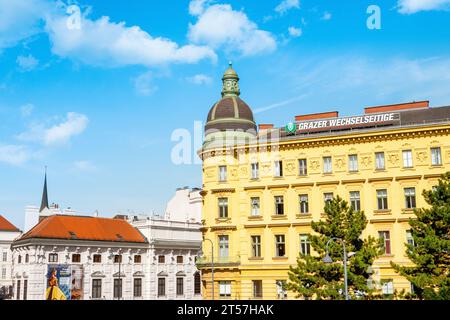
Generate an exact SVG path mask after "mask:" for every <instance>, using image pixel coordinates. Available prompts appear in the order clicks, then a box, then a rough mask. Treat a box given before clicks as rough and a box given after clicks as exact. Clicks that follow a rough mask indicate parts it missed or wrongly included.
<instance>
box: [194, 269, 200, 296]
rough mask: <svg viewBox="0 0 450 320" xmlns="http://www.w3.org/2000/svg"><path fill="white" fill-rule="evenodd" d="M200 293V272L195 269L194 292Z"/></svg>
mask: <svg viewBox="0 0 450 320" xmlns="http://www.w3.org/2000/svg"><path fill="white" fill-rule="evenodd" d="M201 293H202V289H201V277H200V272H199V271H197V272H196V273H194V294H201Z"/></svg>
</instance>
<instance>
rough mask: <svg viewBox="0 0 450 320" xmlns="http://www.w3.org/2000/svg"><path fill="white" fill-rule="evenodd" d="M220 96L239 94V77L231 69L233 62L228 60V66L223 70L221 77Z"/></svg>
mask: <svg viewBox="0 0 450 320" xmlns="http://www.w3.org/2000/svg"><path fill="white" fill-rule="evenodd" d="M222 83H223V86H222V97H225V96H239V95H240V94H241V92H240V90H239V77H238V75H237V73H236V71H234V69H233V64H232V63H231V61H230V62H229V67H228V69H227V70H226V71H225V73H224V75H223V78H222Z"/></svg>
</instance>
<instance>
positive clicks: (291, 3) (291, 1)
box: [275, 0, 300, 14]
mask: <svg viewBox="0 0 450 320" xmlns="http://www.w3.org/2000/svg"><path fill="white" fill-rule="evenodd" d="M291 9H300V1H299V0H283V1H281V2H280V4H279V5H277V6H276V7H275V11H276V12H278V13H280V14H284V13H286V12H287V11H289V10H291Z"/></svg>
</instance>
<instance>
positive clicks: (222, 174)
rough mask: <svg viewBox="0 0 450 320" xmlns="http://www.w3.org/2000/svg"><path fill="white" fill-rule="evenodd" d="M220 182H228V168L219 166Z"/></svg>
mask: <svg viewBox="0 0 450 320" xmlns="http://www.w3.org/2000/svg"><path fill="white" fill-rule="evenodd" d="M219 181H227V166H219Z"/></svg>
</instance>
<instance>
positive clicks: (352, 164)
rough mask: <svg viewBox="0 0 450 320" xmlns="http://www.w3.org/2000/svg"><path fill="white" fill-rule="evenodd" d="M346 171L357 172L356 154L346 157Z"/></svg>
mask: <svg viewBox="0 0 450 320" xmlns="http://www.w3.org/2000/svg"><path fill="white" fill-rule="evenodd" d="M348 171H350V172H356V171H358V156H357V155H356V154H351V155H349V156H348Z"/></svg>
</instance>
